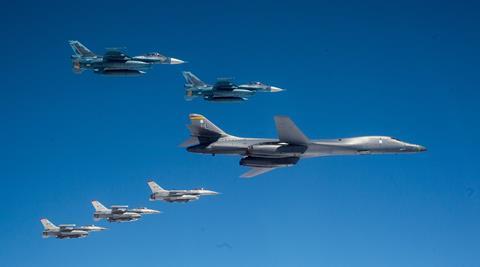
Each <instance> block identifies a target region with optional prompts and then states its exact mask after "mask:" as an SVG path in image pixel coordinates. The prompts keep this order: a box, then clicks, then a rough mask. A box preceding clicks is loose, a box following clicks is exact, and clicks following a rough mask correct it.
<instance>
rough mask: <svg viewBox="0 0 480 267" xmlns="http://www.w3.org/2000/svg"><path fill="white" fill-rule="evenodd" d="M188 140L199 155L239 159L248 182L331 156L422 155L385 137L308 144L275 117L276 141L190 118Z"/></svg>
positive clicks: (418, 148)
mask: <svg viewBox="0 0 480 267" xmlns="http://www.w3.org/2000/svg"><path fill="white" fill-rule="evenodd" d="M190 121H191V124H190V125H188V126H187V127H188V129H189V130H190V135H191V137H190V139H188V140H187V141H185V142H184V143H183V144H182V146H183V147H186V148H187V151H189V152H193V153H203V154H212V155H215V154H230V155H240V156H242V159H241V160H240V165H242V166H247V167H251V168H252V169H251V170H250V171H248V172H247V173H245V174H243V175H242V176H241V177H244V178H250V177H254V176H257V175H259V174H262V173H265V172H268V171H270V170H273V169H275V168H279V167H288V166H293V165H295V164H297V162H298V161H299V160H300V158H311V157H320V156H334V155H364V154H397V153H415V152H422V151H426V148H425V147H423V146H420V145H415V144H409V143H406V142H403V141H400V140H398V139H396V138H393V137H388V136H362V137H352V138H339V139H327V140H310V139H309V138H307V136H305V134H303V133H302V131H301V130H300V129H299V128H298V127H297V126H296V125H295V124H294V123H293V121H292V120H290V118H289V117H285V116H275V125H276V128H277V133H278V138H276V139H264V138H243V137H237V136H233V135H230V134H227V133H226V132H224V131H223V130H222V129H220V128H218V127H217V126H216V125H215V124H213V123H212V122H210V121H209V120H208V119H207V118H205V117H204V116H202V115H199V114H190Z"/></svg>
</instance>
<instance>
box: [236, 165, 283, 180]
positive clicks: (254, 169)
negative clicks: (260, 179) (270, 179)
mask: <svg viewBox="0 0 480 267" xmlns="http://www.w3.org/2000/svg"><path fill="white" fill-rule="evenodd" d="M274 169H276V168H259V167H252V168H251V169H250V170H249V171H247V172H246V173H244V174H242V175H241V176H240V177H241V178H252V177H255V176H257V175H260V174H264V173H267V172H269V171H273V170H274Z"/></svg>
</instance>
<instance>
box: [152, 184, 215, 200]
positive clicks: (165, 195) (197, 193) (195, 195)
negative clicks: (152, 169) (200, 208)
mask: <svg viewBox="0 0 480 267" xmlns="http://www.w3.org/2000/svg"><path fill="white" fill-rule="evenodd" d="M148 186H149V187H150V189H151V190H152V194H151V195H150V201H155V200H163V201H167V202H189V201H194V200H198V199H199V198H200V197H201V196H208V195H218V193H217V192H215V191H210V190H206V189H203V188H199V189H193V190H165V189H163V188H161V187H160V186H159V185H158V184H157V183H155V182H154V181H152V180H150V181H148Z"/></svg>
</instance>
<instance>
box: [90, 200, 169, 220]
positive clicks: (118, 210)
mask: <svg viewBox="0 0 480 267" xmlns="http://www.w3.org/2000/svg"><path fill="white" fill-rule="evenodd" d="M92 205H93V207H94V208H95V213H94V214H93V218H94V220H95V221H99V220H101V219H106V220H107V221H109V222H132V221H136V220H138V219H140V217H142V214H156V213H160V211H158V210H152V209H147V208H136V209H129V208H128V206H118V205H116V206H111V207H110V208H109V209H108V208H106V207H105V206H104V205H102V203H100V202H99V201H97V200H93V201H92Z"/></svg>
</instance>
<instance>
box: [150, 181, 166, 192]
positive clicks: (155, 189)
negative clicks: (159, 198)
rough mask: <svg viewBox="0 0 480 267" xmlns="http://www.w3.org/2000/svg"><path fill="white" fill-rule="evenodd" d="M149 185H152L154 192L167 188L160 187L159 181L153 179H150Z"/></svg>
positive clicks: (163, 190)
mask: <svg viewBox="0 0 480 267" xmlns="http://www.w3.org/2000/svg"><path fill="white" fill-rule="evenodd" d="M148 186H149V187H150V190H152V193H158V192H165V191H167V190H165V189H163V188H162V187H160V186H159V185H158V184H157V183H155V182H154V181H153V180H149V181H148Z"/></svg>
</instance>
